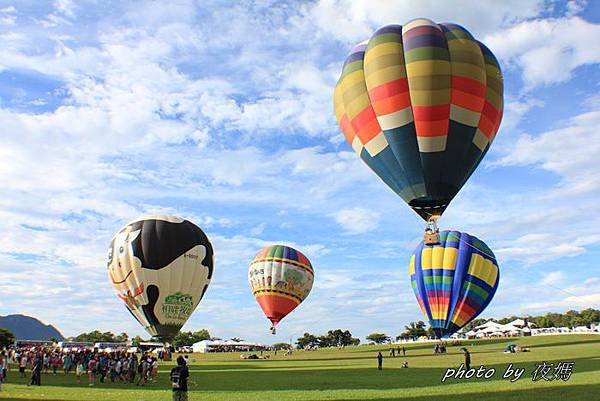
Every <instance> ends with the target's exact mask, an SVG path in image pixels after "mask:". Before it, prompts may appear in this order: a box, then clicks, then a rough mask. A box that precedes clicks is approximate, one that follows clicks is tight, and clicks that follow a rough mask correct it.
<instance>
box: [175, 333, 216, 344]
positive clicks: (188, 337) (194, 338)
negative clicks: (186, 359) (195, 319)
mask: <svg viewBox="0 0 600 401" xmlns="http://www.w3.org/2000/svg"><path fill="white" fill-rule="evenodd" d="M210 339H211V337H210V333H209V332H208V330H206V329H202V330H199V331H195V332H191V331H180V332H179V333H178V334H177V335H176V336H175V338H174V339H173V346H174V347H184V346H188V347H189V346H191V345H193V344H195V343H197V342H198V341H203V340H210Z"/></svg>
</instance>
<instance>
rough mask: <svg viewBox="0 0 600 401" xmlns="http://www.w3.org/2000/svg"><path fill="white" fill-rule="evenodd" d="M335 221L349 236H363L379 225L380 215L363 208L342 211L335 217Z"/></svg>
mask: <svg viewBox="0 0 600 401" xmlns="http://www.w3.org/2000/svg"><path fill="white" fill-rule="evenodd" d="M334 217H335V221H337V223H338V224H339V225H340V226H342V228H343V229H344V230H346V231H347V232H348V233H349V234H363V233H366V232H369V231H372V230H374V229H376V228H377V226H378V225H379V217H380V215H379V213H377V212H374V211H372V210H369V209H365V208H362V207H355V208H348V209H342V210H340V211H339V212H337V213H335V215H334Z"/></svg>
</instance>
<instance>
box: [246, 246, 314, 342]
mask: <svg viewBox="0 0 600 401" xmlns="http://www.w3.org/2000/svg"><path fill="white" fill-rule="evenodd" d="M313 280H314V271H313V268H312V265H311V264H310V262H309V260H308V258H307V257H306V256H304V255H303V254H302V252H300V251H297V250H295V249H294V248H291V247H289V246H285V245H273V246H268V247H266V248H263V250H261V251H260V252H259V253H258V254H257V255H256V256H255V257H254V259H253V260H252V262H251V263H250V268H249V269H248V281H249V282H250V289H251V290H252V294H253V295H254V296H255V297H256V302H258V305H260V307H261V309H262V310H263V312H264V313H265V315H266V316H267V318H268V319H269V320H270V321H271V323H272V327H271V332H272V333H273V334H275V327H276V326H277V324H278V323H279V322H280V321H281V319H283V318H284V317H285V316H287V314H289V313H290V312H291V311H293V310H294V309H296V307H297V306H298V305H300V303H301V302H302V301H304V299H305V298H306V297H307V296H308V294H309V293H310V290H311V288H312V285H313Z"/></svg>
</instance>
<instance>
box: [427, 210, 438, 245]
mask: <svg viewBox="0 0 600 401" xmlns="http://www.w3.org/2000/svg"><path fill="white" fill-rule="evenodd" d="M437 219H438V216H432V217H430V218H429V220H427V224H426V225H425V233H424V234H423V243H424V244H425V245H437V244H439V243H440V229H439V228H438V226H437Z"/></svg>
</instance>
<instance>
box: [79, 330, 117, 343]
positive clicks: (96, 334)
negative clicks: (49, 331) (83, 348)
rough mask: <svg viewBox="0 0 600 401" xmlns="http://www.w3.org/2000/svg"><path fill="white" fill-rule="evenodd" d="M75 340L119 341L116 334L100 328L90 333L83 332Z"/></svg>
mask: <svg viewBox="0 0 600 401" xmlns="http://www.w3.org/2000/svg"><path fill="white" fill-rule="evenodd" d="M75 340H77V341H81V342H90V343H98V342H118V340H117V339H116V337H115V335H114V334H113V333H111V332H110V331H105V332H104V333H102V332H100V331H99V330H94V331H91V332H89V333H81V334H80V335H78V336H77V337H75Z"/></svg>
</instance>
